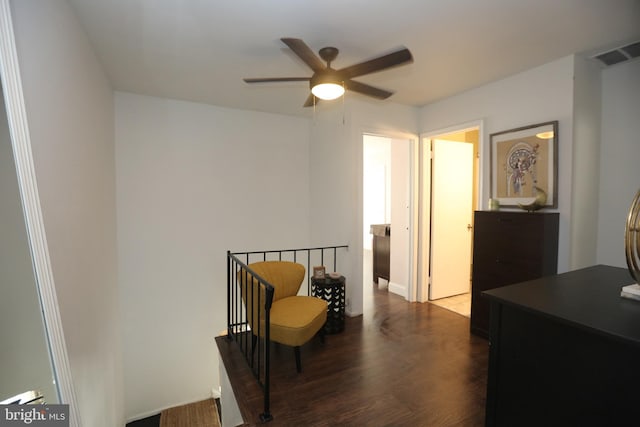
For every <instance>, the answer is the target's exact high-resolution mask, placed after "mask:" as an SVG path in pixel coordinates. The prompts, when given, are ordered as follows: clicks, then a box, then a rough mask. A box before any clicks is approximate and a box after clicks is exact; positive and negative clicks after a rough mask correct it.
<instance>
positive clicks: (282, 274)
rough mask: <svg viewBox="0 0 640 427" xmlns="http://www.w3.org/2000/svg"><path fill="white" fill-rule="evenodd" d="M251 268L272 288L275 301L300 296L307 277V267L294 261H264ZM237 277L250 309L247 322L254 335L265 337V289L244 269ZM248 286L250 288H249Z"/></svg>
mask: <svg viewBox="0 0 640 427" xmlns="http://www.w3.org/2000/svg"><path fill="white" fill-rule="evenodd" d="M248 267H249V268H250V269H251V270H253V271H254V272H255V273H256V274H257V275H258V276H260V277H261V278H262V279H264V280H266V281H267V282H269V284H270V285H272V286H273V289H274V291H273V301H277V300H279V299H281V298H286V297H290V296H295V295H297V294H298V291H299V290H300V285H302V281H303V280H304V275H305V268H304V266H303V265H302V264H298V263H295V262H291V261H261V262H254V263H252V264H249V265H248ZM237 276H238V284H239V285H240V290H241V294H242V301H243V302H244V304H245V307H247V310H249V312H248V313H247V320H248V321H249V324H250V325H251V329H252V330H253V331H254V334H256V335H260V336H263V334H264V323H263V322H264V316H265V315H264V303H265V300H266V297H265V288H264V286H262V285H260V283H259V282H258V280H256V279H254V278H253V276H252V275H251V273H249V272H248V271H246V270H245V269H241V270H240V271H238V273H237ZM247 283H249V284H250V286H246V284H247ZM258 323H259V324H260V327H259V328H258V327H257V324H258ZM258 329H259V331H258Z"/></svg>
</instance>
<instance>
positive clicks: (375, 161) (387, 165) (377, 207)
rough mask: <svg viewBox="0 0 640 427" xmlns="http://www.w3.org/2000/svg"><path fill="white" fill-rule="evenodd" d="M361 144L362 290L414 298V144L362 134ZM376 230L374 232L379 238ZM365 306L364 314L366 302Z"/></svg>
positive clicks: (398, 139) (400, 139)
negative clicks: (363, 288) (412, 292)
mask: <svg viewBox="0 0 640 427" xmlns="http://www.w3.org/2000/svg"><path fill="white" fill-rule="evenodd" d="M362 141H363V169H362V170H363V176H362V179H363V181H362V182H363V184H362V188H363V193H362V195H363V197H362V203H363V205H362V239H363V241H362V243H363V245H362V247H363V251H362V253H363V262H362V266H363V271H362V273H363V275H362V277H363V285H364V286H366V287H373V286H377V287H378V288H381V289H386V290H387V291H388V292H391V293H394V294H397V295H400V296H402V297H404V298H405V299H410V297H409V295H410V291H411V289H412V288H415V286H413V285H412V281H414V280H415V274H414V273H412V266H413V265H414V257H413V256H412V253H413V249H414V246H415V245H414V244H413V237H412V236H413V234H414V232H413V230H414V228H415V227H414V226H413V220H414V217H415V215H414V213H413V212H412V206H413V203H412V201H413V199H414V198H415V197H414V195H413V193H412V191H413V190H414V188H415V185H414V184H413V180H414V177H415V170H416V168H415V167H414V165H413V162H414V160H415V158H416V156H415V155H414V154H412V151H413V150H414V149H415V143H414V142H413V140H411V139H404V138H393V137H388V136H380V135H372V134H363V138H362ZM372 226H374V227H372ZM372 230H376V234H377V235H376V236H374V235H373V234H372ZM374 239H375V242H376V243H375V245H374ZM379 243H381V244H379ZM376 248H377V249H376ZM381 248H382V249H381ZM382 251H384V253H383V252H382ZM376 252H377V253H376ZM381 260H382V261H381ZM381 266H382V267H381ZM368 291H369V290H368V289H367V290H365V292H364V295H367V294H369V293H370V292H368ZM363 302H364V304H363V308H364V310H365V311H366V309H367V298H364V299H363Z"/></svg>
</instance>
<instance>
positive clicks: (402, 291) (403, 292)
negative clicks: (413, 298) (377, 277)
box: [389, 282, 407, 299]
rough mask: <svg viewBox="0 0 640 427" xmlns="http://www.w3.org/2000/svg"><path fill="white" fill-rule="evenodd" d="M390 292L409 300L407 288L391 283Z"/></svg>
mask: <svg viewBox="0 0 640 427" xmlns="http://www.w3.org/2000/svg"><path fill="white" fill-rule="evenodd" d="M389 292H392V293H394V294H396V295H400V296H401V297H403V298H404V299H407V287H406V286H403V285H400V284H398V283H394V282H389Z"/></svg>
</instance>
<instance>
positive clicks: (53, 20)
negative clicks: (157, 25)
mask: <svg viewBox="0 0 640 427" xmlns="http://www.w3.org/2000/svg"><path fill="white" fill-rule="evenodd" d="M11 6H12V13H13V20H14V27H15V33H16V34H15V35H16V45H17V52H18V58H19V65H20V70H21V77H22V83H23V89H24V97H25V104H26V112H27V119H28V122H29V131H30V134H31V142H32V148H33V158H34V164H35V171H36V177H37V181H38V187H39V194H40V202H41V207H42V213H43V218H44V224H45V229H46V234H47V241H48V247H49V253H50V257H51V266H52V270H53V277H54V280H55V286H56V293H57V298H58V303H59V307H60V315H61V319H62V325H63V328H64V336H65V341H66V344H67V353H68V357H69V364H70V367H71V373H72V376H73V382H74V386H75V391H76V394H77V396H78V404H79V406H80V408H79V409H80V418H81V420H82V424H83V425H86V426H109V427H112V426H117V425H122V424H123V422H124V416H123V400H122V399H123V388H122V367H121V343H120V328H119V310H118V298H117V282H116V280H117V265H116V210H115V167H114V143H113V141H114V130H113V129H114V121H113V93H112V91H111V88H110V86H109V84H108V82H107V79H106V78H105V76H104V74H103V72H102V70H101V68H100V65H99V63H98V61H97V59H96V58H95V56H94V54H93V53H92V51H91V49H90V47H89V44H88V41H87V39H86V37H85V35H84V33H83V31H82V29H81V28H80V26H79V24H78V23H77V21H76V19H75V16H74V14H73V12H72V11H71V9H70V8H69V6H68V4H67V3H66V2H65V1H64V0H50V1H46V2H42V1H39V0H19V1H13V2H12V3H11Z"/></svg>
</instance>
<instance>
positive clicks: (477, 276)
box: [471, 211, 559, 338]
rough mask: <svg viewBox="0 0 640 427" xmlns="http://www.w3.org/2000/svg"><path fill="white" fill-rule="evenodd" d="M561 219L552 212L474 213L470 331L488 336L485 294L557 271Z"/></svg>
mask: <svg viewBox="0 0 640 427" xmlns="http://www.w3.org/2000/svg"><path fill="white" fill-rule="evenodd" d="M558 220H559V214H558V213H551V212H536V213H528V212H504V211H476V212H475V216H474V233H473V268H472V273H471V276H472V277H471V283H472V284H471V332H473V333H474V334H477V335H480V336H483V337H485V338H487V337H488V336H489V317H490V315H489V301H488V300H486V299H485V298H484V297H482V296H481V293H482V292H483V291H487V290H489V289H495V288H499V287H501V286H506V285H511V284H514V283H518V282H523V281H525V280H531V279H537V278H539V277H543V276H548V275H552V274H556V273H557V272H558Z"/></svg>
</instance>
